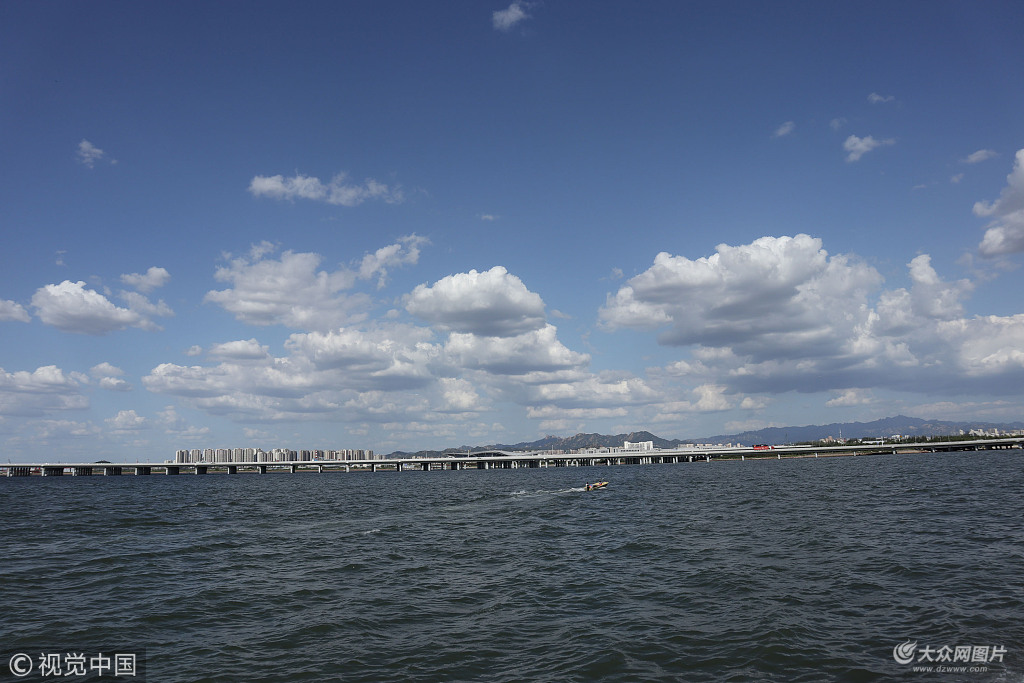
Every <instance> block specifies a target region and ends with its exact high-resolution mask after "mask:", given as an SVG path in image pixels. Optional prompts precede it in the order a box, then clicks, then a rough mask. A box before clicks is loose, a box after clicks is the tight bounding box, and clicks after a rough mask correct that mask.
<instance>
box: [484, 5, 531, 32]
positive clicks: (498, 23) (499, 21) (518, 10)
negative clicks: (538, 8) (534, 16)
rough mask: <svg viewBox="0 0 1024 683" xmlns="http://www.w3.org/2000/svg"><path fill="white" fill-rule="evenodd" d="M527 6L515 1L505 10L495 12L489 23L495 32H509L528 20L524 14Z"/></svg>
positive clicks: (528, 16) (527, 16) (527, 15)
mask: <svg viewBox="0 0 1024 683" xmlns="http://www.w3.org/2000/svg"><path fill="white" fill-rule="evenodd" d="M527 9H529V4H528V3H525V2H521V1H520V0H516V2H513V3H512V4H511V5H509V6H508V7H506V8H505V9H501V10H496V11H495V12H494V13H492V14H491V23H492V24H493V25H494V28H495V30H497V31H511V30H512V29H513V28H514V27H515V26H516V24H519V23H520V22H522V21H525V20H527V19H529V18H530V15H529V14H527V13H526V10H527Z"/></svg>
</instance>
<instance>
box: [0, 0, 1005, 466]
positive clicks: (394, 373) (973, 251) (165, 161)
mask: <svg viewBox="0 0 1024 683" xmlns="http://www.w3.org/2000/svg"><path fill="white" fill-rule="evenodd" d="M1021 36H1024V5H1022V4H1021V3H1019V2H988V1H981V2H978V1H975V0H971V1H969V2H948V1H941V0H936V1H928V2H923V1H921V2H915V1H906V2H857V3H842V2H834V3H821V2H795V1H785V0H784V1H781V2H742V1H738V0H737V1H729V2H719V1H708V2H701V1H694V2H677V1H672V2H662V1H657V0H652V1H650V2H635V3H633V2H631V3H626V2H621V1H618V2H611V1H608V0H587V1H586V2H584V1H582V0H575V1H570V0H537V1H530V2H527V1H524V0H517V1H515V2H511V4H509V2H507V0H500V1H495V2H489V1H487V0H461V1H460V0H452V1H449V2H437V3H425V2H410V1H399V0H373V1H362V0H347V1H344V2H314V1H309V2H289V3H285V2H259V1H255V2H244V3H238V2H206V1H204V2H190V1H183V2H174V3H169V2H165V3H157V2H146V3H140V2H91V3H83V2H69V1H68V2H64V1H62V2H53V1H49V0H41V1H38V2H5V3H0V136H2V140H0V149H2V150H3V152H2V154H0V169H2V182H0V230H2V237H3V242H2V252H0V253H2V257H0V368H2V369H0V445H2V451H0V458H7V459H8V460H10V461H12V462H32V461H41V460H45V461H59V460H64V461H75V460H92V459H100V458H104V459H107V460H115V459H116V460H123V461H135V460H141V461H161V460H165V459H168V458H172V457H173V456H174V452H175V451H176V450H177V449H183V448H187V449H192V448H235V447H260V448H264V449H266V450H269V449H272V448H292V449H296V450H298V449H315V448H321V449H336V448H366V449H372V450H374V451H376V452H378V453H391V452H394V451H396V450H405V451H415V450H420V449H438V448H444V447H449V446H460V445H485V444H495V443H517V442H521V441H530V440H534V439H537V438H539V437H541V436H544V435H548V434H554V435H560V436H569V435H572V434H575V433H578V432H599V433H604V434H614V433H623V432H630V431H637V430H649V431H651V432H653V433H655V434H657V435H659V436H662V437H665V438H682V439H690V438H700V437H705V436H711V435H715V434H729V433H734V432H739V431H743V430H747V429H757V428H761V427H768V426H785V425H805V424H826V423H833V422H851V421H868V420H874V419H878V418H881V417H887V416H892V415H897V414H904V415H911V416H916V417H922V418H927V419H946V420H962V419H970V420H984V421H990V422H1007V421H1016V420H1021V419H1024V410H1022V408H1024V297H1022V296H1021V292H1024V271H1022V269H1021V266H1022V265H1024V88H1021V82H1020V74H1021V73H1022V71H1024V41H1022V40H1021Z"/></svg>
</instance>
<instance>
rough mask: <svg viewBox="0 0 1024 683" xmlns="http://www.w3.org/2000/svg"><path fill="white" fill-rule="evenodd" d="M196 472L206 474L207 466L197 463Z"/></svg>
mask: <svg viewBox="0 0 1024 683" xmlns="http://www.w3.org/2000/svg"><path fill="white" fill-rule="evenodd" d="M195 474H206V467H204V466H202V465H196V468H195Z"/></svg>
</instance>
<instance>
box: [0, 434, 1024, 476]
mask: <svg viewBox="0 0 1024 683" xmlns="http://www.w3.org/2000/svg"><path fill="white" fill-rule="evenodd" d="M1014 448H1016V449H1020V448H1024V436H1020V437H1009V438H998V439H973V440H969V441H939V442H930V443H881V444H861V445H856V446H847V445H844V446H768V447H766V446H757V447H741V448H726V447H722V448H699V449H692V448H687V449H675V450H646V451H625V450H623V451H616V452H611V453H600V452H585V453H551V452H545V451H532V452H514V451H500V450H489V451H479V452H476V453H466V454H459V455H446V456H436V457H429V458H384V459H379V460H301V461H300V460H293V461H283V462H257V461H252V462H196V463H174V462H149V463H140V462H134V463H127V462H125V463H115V462H94V463H87V462H76V463H61V462H57V463H51V462H30V463H8V464H7V465H0V476H2V475H6V476H8V477H27V476H33V475H39V476H43V477H53V476H62V475H65V474H70V475H71V476H88V475H92V474H96V473H97V472H99V473H100V474H101V475H106V476H111V475H121V474H135V475H147V474H155V473H162V474H167V475H175V474H182V473H189V474H209V473H211V472H221V473H228V474H238V473H240V472H258V473H260V474H267V473H268V472H291V473H292V474H294V473H297V472H319V473H324V472H353V471H370V472H377V471H397V472H403V471H425V472H426V471H430V470H467V469H476V470H488V469H514V468H520V467H529V468H541V467H592V466H614V465H653V464H674V463H684V462H697V461H707V462H710V461H712V460H719V459H732V460H747V459H748V458H749V459H765V458H771V459H780V460H781V459H782V458H792V457H804V458H808V457H834V456H841V455H877V454H892V455H896V454H897V453H921V452H926V453H928V452H930V453H936V452H949V451H981V450H993V449H1014Z"/></svg>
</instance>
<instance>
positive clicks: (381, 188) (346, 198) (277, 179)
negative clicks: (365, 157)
mask: <svg viewBox="0 0 1024 683" xmlns="http://www.w3.org/2000/svg"><path fill="white" fill-rule="evenodd" d="M249 192H251V193H252V194H253V196H256V197H270V198H271V199H289V200H294V199H309V200H312V201H318V202H326V203H328V204H333V205H336V206H358V205H359V204H362V203H363V202H365V201H368V200H380V201H384V202H387V203H389V204H395V203H399V202H402V201H403V200H404V196H403V194H402V190H401V188H398V187H389V186H387V185H385V184H384V183H381V182H378V181H377V180H374V179H373V178H367V179H366V180H365V181H363V182H362V183H353V182H351V181H349V179H348V176H347V175H346V174H344V173H339V174H338V175H336V176H334V177H333V178H332V179H331V180H330V181H329V182H326V183H325V182H322V181H321V180H320V179H319V178H316V177H313V176H305V175H302V174H296V175H294V176H292V177H291V178H286V177H284V176H283V175H273V176H261V175H258V176H255V177H254V178H253V179H252V181H250V183H249Z"/></svg>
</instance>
